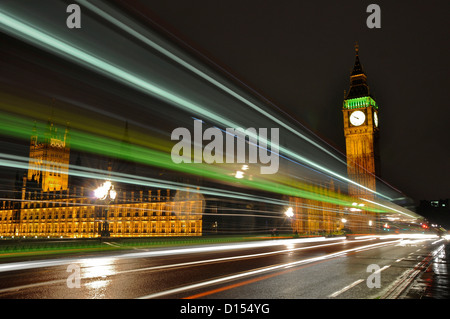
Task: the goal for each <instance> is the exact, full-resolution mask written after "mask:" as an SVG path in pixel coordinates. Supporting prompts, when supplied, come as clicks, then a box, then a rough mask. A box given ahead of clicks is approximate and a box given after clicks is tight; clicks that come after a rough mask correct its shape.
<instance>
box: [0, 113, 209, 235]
mask: <svg viewBox="0 0 450 319" xmlns="http://www.w3.org/2000/svg"><path fill="white" fill-rule="evenodd" d="M69 155H70V142H69V130H68V129H66V130H65V132H64V134H62V135H58V133H57V128H55V127H54V126H53V124H52V123H51V122H50V121H49V124H48V126H47V131H46V133H45V135H44V139H43V140H42V141H41V140H39V138H38V134H37V132H36V130H35V129H34V130H33V134H32V137H31V143H30V156H29V157H30V158H29V168H28V172H27V174H26V175H25V176H24V177H23V180H22V181H20V180H19V178H18V177H17V178H16V179H17V180H16V191H17V190H20V191H19V192H18V194H20V195H19V196H16V199H15V200H2V201H1V202H0V235H1V236H7V237H12V236H15V237H16V236H19V237H23V236H24V237H50V238H52V237H63V238H64V237H70V238H89V237H99V236H100V234H101V230H102V228H103V227H104V226H105V225H108V226H107V228H108V229H109V235H110V236H111V237H148V236H201V235H202V213H203V210H204V205H205V203H204V200H203V197H202V195H201V194H199V193H197V192H189V191H185V192H177V193H174V194H171V193H170V191H169V190H165V191H163V192H161V190H156V191H152V190H151V189H139V190H135V189H132V190H127V189H117V197H116V198H115V200H114V201H111V202H109V203H105V202H102V201H101V200H98V199H96V198H95V197H94V196H93V192H94V189H87V188H85V187H79V186H78V187H76V186H70V185H69V171H68V167H69V166H68V164H69ZM106 212H107V214H106ZM105 220H106V222H107V224H106V223H105Z"/></svg>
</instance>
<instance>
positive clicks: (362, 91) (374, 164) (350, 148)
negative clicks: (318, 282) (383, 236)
mask: <svg viewBox="0 0 450 319" xmlns="http://www.w3.org/2000/svg"><path fill="white" fill-rule="evenodd" d="M355 55H356V57H355V65H354V66H353V70H352V72H351V74H350V89H349V90H348V92H347V93H346V94H345V97H344V103H343V107H342V112H343V116H344V134H345V143H346V154H347V174H348V177H349V179H351V180H352V181H354V182H356V183H358V184H359V185H361V186H362V187H361V186H358V185H354V184H351V185H349V190H348V191H349V195H350V196H352V197H354V198H355V202H357V203H364V201H361V198H364V199H368V200H373V199H374V193H373V192H371V191H370V190H372V191H376V176H377V175H379V154H378V153H379V152H378V133H379V127H378V124H379V123H378V105H377V103H376V102H375V100H374V98H373V97H372V96H371V94H370V90H369V86H368V85H367V76H366V74H365V72H364V70H363V68H362V65H361V63H360V61H359V47H358V44H356V45H355ZM358 207H360V206H358ZM353 211H354V217H355V218H353V220H354V225H353V226H354V228H356V229H358V230H359V231H365V230H368V229H369V227H368V226H369V225H375V220H374V218H375V217H374V216H371V214H369V213H366V212H364V211H363V210H361V211H358V210H353Z"/></svg>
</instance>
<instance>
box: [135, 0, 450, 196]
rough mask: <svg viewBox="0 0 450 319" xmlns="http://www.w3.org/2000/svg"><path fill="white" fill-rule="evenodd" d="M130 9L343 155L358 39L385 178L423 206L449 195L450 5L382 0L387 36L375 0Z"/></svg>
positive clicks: (161, 4) (160, 4)
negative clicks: (373, 11) (373, 24)
mask: <svg viewBox="0 0 450 319" xmlns="http://www.w3.org/2000/svg"><path fill="white" fill-rule="evenodd" d="M131 3H132V4H133V6H134V7H136V8H139V10H140V14H141V15H142V16H143V15H146V16H147V18H148V17H150V19H152V20H153V21H154V22H157V23H158V24H160V25H161V26H162V27H163V28H164V29H166V30H167V31H168V32H170V33H172V34H173V35H174V36H175V37H178V38H179V39H181V40H182V41H185V43H186V45H188V46H192V47H193V48H194V49H195V50H198V51H199V52H201V53H202V54H204V55H205V56H207V57H208V58H210V59H211V60H213V61H214V62H215V63H217V64H218V65H220V67H222V68H224V69H226V70H227V71H229V72H231V73H232V74H234V76H236V77H237V78H238V79H240V80H241V81H243V82H245V83H246V84H248V85H250V86H251V87H252V88H253V89H255V90H256V91H258V92H259V93H261V94H262V95H263V96H265V97H266V98H269V99H270V100H271V101H272V102H274V103H275V104H276V105H277V106H278V107H279V108H282V109H284V110H285V111H287V112H288V113H289V114H291V115H292V116H294V117H295V118H296V119H297V120H299V121H300V122H302V123H303V124H305V125H307V126H308V127H309V128H311V129H312V130H313V131H315V132H316V133H317V134H318V135H319V136H321V137H322V138H323V139H325V140H326V141H328V142H329V143H330V144H332V145H333V146H335V147H337V148H338V149H340V150H342V151H343V152H345V140H344V135H343V123H342V112H341V107H342V100H343V93H344V90H348V88H349V73H350V70H351V68H352V66H353V63H354V44H355V41H357V42H358V43H359V50H360V51H359V53H360V54H359V55H360V60H361V63H362V65H363V67H364V69H365V72H366V74H367V76H368V83H369V86H370V89H371V93H372V94H373V95H374V97H375V99H376V101H377V102H378V105H379V107H380V110H379V115H380V155H381V177H382V179H383V180H385V181H387V182H388V183H389V184H391V185H392V186H394V187H396V188H398V189H400V190H401V191H402V192H404V193H405V194H407V195H408V196H410V197H411V198H413V199H415V200H420V199H438V198H449V197H450V193H449V190H450V187H449V186H450V174H449V172H450V164H449V163H450V143H449V140H450V139H449V138H450V130H449V118H450V111H449V109H450V108H449V106H448V102H447V101H448V100H449V89H448V87H449V84H450V83H449V59H448V56H449V53H450V52H449V41H448V39H449V30H450V23H449V19H448V12H449V11H450V3H449V2H448V1H429V2H421V1H377V2H375V3H377V4H378V5H379V6H380V8H381V29H369V28H368V27H367V25H366V19H367V17H368V16H369V13H366V8H367V6H368V5H369V4H370V3H373V2H369V1H208V0H205V1H140V3H141V5H138V2H137V1H136V2H135V1H131ZM142 4H145V6H146V8H145V7H144V6H143V5H142ZM146 10H148V11H146Z"/></svg>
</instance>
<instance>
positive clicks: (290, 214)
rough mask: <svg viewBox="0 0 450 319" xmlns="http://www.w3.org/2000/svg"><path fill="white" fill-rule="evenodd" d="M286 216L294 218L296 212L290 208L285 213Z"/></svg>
mask: <svg viewBox="0 0 450 319" xmlns="http://www.w3.org/2000/svg"><path fill="white" fill-rule="evenodd" d="M284 214H285V215H286V217H288V218H292V217H293V216H294V212H293V210H292V207H289V208H288V209H287V210H286V211H285V212H284Z"/></svg>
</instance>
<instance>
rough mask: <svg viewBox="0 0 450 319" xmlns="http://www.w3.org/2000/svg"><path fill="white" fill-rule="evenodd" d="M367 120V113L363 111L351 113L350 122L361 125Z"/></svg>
mask: <svg viewBox="0 0 450 319" xmlns="http://www.w3.org/2000/svg"><path fill="white" fill-rule="evenodd" d="M365 120H366V115H365V114H364V113H363V112H362V111H355V112H353V113H352V114H350V123H352V125H354V126H360V125H361V124H363V123H364V121H365Z"/></svg>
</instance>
